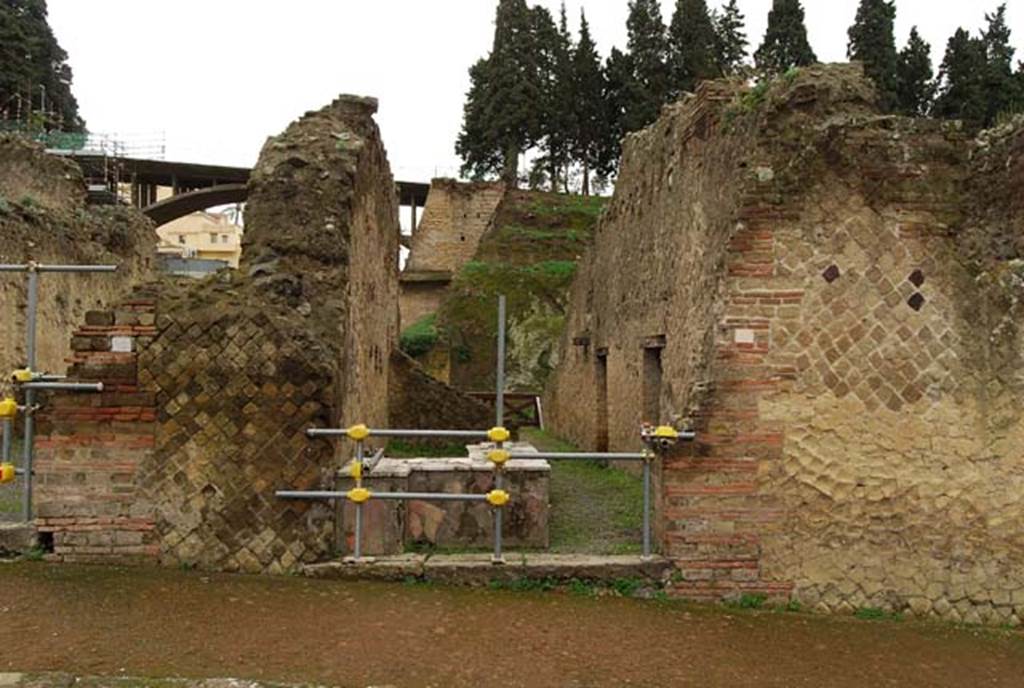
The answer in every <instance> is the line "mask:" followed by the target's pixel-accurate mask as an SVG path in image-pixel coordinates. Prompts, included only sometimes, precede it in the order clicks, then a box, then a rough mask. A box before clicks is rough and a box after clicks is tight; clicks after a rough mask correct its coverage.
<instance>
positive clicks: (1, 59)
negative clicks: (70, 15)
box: [0, 0, 85, 131]
mask: <svg viewBox="0 0 1024 688" xmlns="http://www.w3.org/2000/svg"><path fill="white" fill-rule="evenodd" d="M67 60H68V55H67V53H66V52H65V51H64V49H63V48H61V47H60V44H59V43H58V42H57V38H56V37H55V36H54V35H53V31H52V30H51V29H50V25H49V21H48V13H47V8H46V0H0V116H3V117H4V118H6V119H21V120H23V121H26V122H31V123H32V124H33V125H38V126H41V127H43V128H45V129H56V130H61V131H84V130H85V122H84V121H82V118H81V116H80V115H79V113H78V101H77V100H75V96H74V94H73V93H72V92H71V83H72V72H71V67H70V65H68V62H67Z"/></svg>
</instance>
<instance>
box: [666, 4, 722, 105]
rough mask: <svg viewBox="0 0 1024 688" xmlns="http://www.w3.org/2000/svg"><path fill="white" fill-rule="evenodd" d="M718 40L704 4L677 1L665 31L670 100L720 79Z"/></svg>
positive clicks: (706, 6)
mask: <svg viewBox="0 0 1024 688" xmlns="http://www.w3.org/2000/svg"><path fill="white" fill-rule="evenodd" d="M718 47H719V45H718V36H717V34H716V33H715V27H714V25H713V24H712V23H711V15H710V14H709V13H708V5H707V2H705V0H676V9H675V13H674V14H673V15H672V23H671V24H670V25H669V29H668V68H669V74H670V78H671V88H670V93H671V95H673V96H676V95H678V94H679V93H682V92H685V91H693V90H694V89H696V87H697V84H698V83H700V82H701V81H704V80H705V79H713V78H715V77H718V76H721V70H720V68H719V60H718Z"/></svg>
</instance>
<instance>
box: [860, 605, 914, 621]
mask: <svg viewBox="0 0 1024 688" xmlns="http://www.w3.org/2000/svg"><path fill="white" fill-rule="evenodd" d="M853 615H854V616H855V617H857V618H858V619H861V620H863V621H900V620H902V618H903V616H902V615H901V614H900V613H899V612H889V611H886V610H884V609H879V608H878V607H861V608H860V609H858V610H857V611H856V612H854V614H853Z"/></svg>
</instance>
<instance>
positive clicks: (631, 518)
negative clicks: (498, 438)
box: [521, 428, 643, 554]
mask: <svg viewBox="0 0 1024 688" xmlns="http://www.w3.org/2000/svg"><path fill="white" fill-rule="evenodd" d="M521 436H522V439H523V440H525V441H527V442H530V443H532V444H533V445H534V446H535V447H537V448H538V449H542V450H547V451H574V450H576V448H575V447H573V446H572V445H570V444H569V443H567V442H564V441H562V440H560V439H558V438H556V437H553V436H551V435H549V434H547V433H545V432H543V431H541V430H538V429H536V428H524V429H523V430H522V431H521ZM550 489H551V513H550V517H549V522H548V523H549V528H550V532H551V548H550V550H551V551H552V552H559V553H569V552H572V553H579V554H635V553H638V552H640V547H641V538H642V534H643V533H642V523H643V483H642V482H641V480H640V477H639V476H636V475H633V474H631V473H629V472H627V471H624V470H622V469H619V468H616V467H614V466H608V465H605V464H603V463H600V462H597V461H553V462H552V463H551V488H550Z"/></svg>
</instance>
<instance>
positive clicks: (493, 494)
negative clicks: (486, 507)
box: [487, 490, 512, 507]
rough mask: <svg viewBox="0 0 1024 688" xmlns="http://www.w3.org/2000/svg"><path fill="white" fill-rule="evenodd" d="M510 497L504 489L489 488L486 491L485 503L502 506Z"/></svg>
mask: <svg viewBox="0 0 1024 688" xmlns="http://www.w3.org/2000/svg"><path fill="white" fill-rule="evenodd" d="M510 499H512V498H511V497H510V496H509V494H508V492H505V490H491V491H490V492H488V493H487V503H488V504H490V505H491V506H496V507H503V506H505V505H506V504H508V502H509V500H510Z"/></svg>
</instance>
